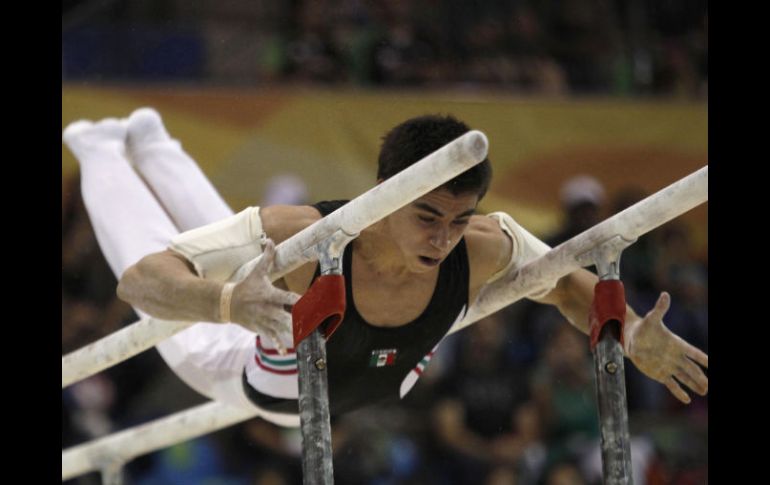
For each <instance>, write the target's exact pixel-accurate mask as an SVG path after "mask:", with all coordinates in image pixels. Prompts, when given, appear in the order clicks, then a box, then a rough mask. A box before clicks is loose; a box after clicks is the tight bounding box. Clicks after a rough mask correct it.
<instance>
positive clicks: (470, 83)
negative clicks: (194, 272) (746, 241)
mask: <svg viewBox="0 0 770 485" xmlns="http://www.w3.org/2000/svg"><path fill="white" fill-rule="evenodd" d="M707 37H708V12H707V4H706V2H705V1H692V0H688V1H682V2H668V1H665V0H615V1H609V0H607V1H602V0H561V1H557V0H548V1H540V2H536V1H533V0H520V1H488V2H480V1H459V0H452V1H447V2H440V1H438V0H415V1H412V2H407V1H394V0H387V1H378V2H372V1H364V0H316V1H308V0H304V1H303V0H293V1H288V0H287V1H279V0H220V1H214V0H202V1H198V2H186V1H180V0H156V1H149V0H146V1H145V0H135V1H121V0H99V1H74V0H70V1H63V12H62V128H64V127H65V126H66V125H67V124H69V123H70V122H72V121H75V120H78V119H81V118H87V119H91V120H95V119H100V118H103V117H107V116H117V117H123V116H127V115H128V114H129V113H130V112H131V111H133V110H134V109H136V108H138V107H140V106H153V107H155V108H156V109H157V110H158V111H159V112H160V113H161V114H162V115H163V117H164V120H165V121H166V125H167V127H168V128H169V131H170V132H171V134H172V135H173V136H174V137H176V138H178V139H179V140H180V141H181V142H182V144H183V146H184V147H185V149H186V150H187V151H188V153H189V154H190V155H191V156H192V157H193V158H194V159H196V160H197V161H198V163H199V164H200V166H201V168H202V169H203V171H204V172H205V173H206V174H207V175H208V177H209V178H210V179H211V180H212V182H213V183H214V185H215V186H216V187H217V188H218V190H219V191H220V193H221V194H222V195H223V197H224V198H225V199H226V200H227V202H228V203H229V204H230V205H231V207H232V208H233V209H234V210H235V211H238V210H240V209H242V208H244V207H246V206H249V205H269V204H274V203H307V202H312V201H317V200H322V199H329V198H351V197H355V196H356V195H358V194H360V193H361V192H363V191H365V190H366V189H368V188H369V187H370V186H371V185H372V184H373V182H374V179H375V167H376V154H377V152H378V149H379V142H380V136H381V135H382V134H383V133H384V132H385V130H387V129H388V128H390V127H392V126H393V125H395V124H397V123H399V122H401V121H403V120H404V119H406V118H408V117H411V116H414V115H417V114H424V113H448V114H453V115H455V116H457V117H458V118H460V119H462V120H464V121H466V122H467V123H468V124H469V125H470V126H472V127H473V128H475V129H479V130H481V131H483V132H484V133H486V134H487V136H488V137H489V141H490V159H491V160H492V164H493V168H494V171H495V174H494V178H493V183H492V188H491V190H490V193H489V194H488V195H487V197H486V198H485V199H484V200H483V201H482V203H481V211H482V212H491V211H493V210H504V211H506V212H508V213H510V214H511V215H513V217H514V218H516V219H517V220H518V221H519V222H520V223H522V224H523V225H524V226H525V227H527V228H528V229H530V230H531V231H532V232H534V233H535V234H536V235H538V236H540V237H541V238H542V239H544V240H546V241H548V242H550V243H552V244H555V243H558V242H561V241H563V240H564V239H566V238H568V237H571V236H572V235H574V234H575V233H577V232H579V231H582V230H583V229H585V228H586V227H589V226H590V225H593V224H595V223H596V222H599V221H600V220H602V219H604V218H606V217H607V216H609V215H612V214H614V213H616V212H618V211H619V210H621V209H622V208H624V207H627V206H628V205H630V204H632V203H633V202H635V201H637V200H639V199H641V198H642V197H644V196H645V195H649V194H651V193H652V192H654V191H657V190H659V189H661V188H663V187H665V186H666V185H668V184H670V183H673V182H674V181H676V180H678V179H680V178H682V177H684V176H686V175H688V174H690V173H692V172H694V171H695V170H697V169H698V168H700V167H702V166H704V165H706V164H708V139H707V129H708V111H707V108H708V106H707V103H708V62H707V60H708V43H707ZM78 177H79V174H78V168H77V162H76V161H75V160H74V158H73V157H72V155H71V153H70V152H69V151H68V150H67V149H66V147H64V146H62V353H63V354H64V353H67V352H70V351H72V350H76V349H78V348H80V347H82V346H83V345H85V344H87V343H90V342H92V341H94V340H96V339H98V338H100V337H102V336H104V335H107V334H109V333H112V332H114V331H115V330H117V329H118V328H120V327H121V326H123V325H126V324H128V323H131V322H132V321H134V320H135V318H136V317H135V315H134V314H133V312H132V311H131V309H130V307H128V306H127V305H126V304H124V303H122V302H121V301H119V300H117V298H116V297H115V291H114V290H115V285H116V281H115V278H114V277H113V276H112V275H111V273H110V271H109V269H108V268H107V266H106V263H105V262H104V260H103V258H102V256H101V254H100V252H99V249H98V245H97V244H96V241H95V239H94V236H93V233H92V231H91V228H90V224H89V222H88V218H87V216H86V214H85V211H84V209H83V205H82V201H81V199H80V193H79V178H78ZM707 230H708V224H707V204H705V205H702V206H700V207H698V208H696V209H695V210H693V211H691V212H689V213H688V214H686V215H685V216H683V217H681V218H679V219H677V220H675V221H672V222H670V223H669V224H666V225H665V226H663V227H661V228H659V229H658V230H656V231H654V232H652V233H650V234H648V235H647V236H645V237H643V238H641V239H640V240H639V241H638V242H637V243H636V244H634V245H633V246H632V247H631V248H629V249H628V250H626V251H625V252H624V255H623V259H622V261H621V278H622V279H623V281H624V283H625V285H626V289H627V293H628V295H627V296H628V299H629V303H631V304H632V305H633V306H634V307H635V308H636V309H637V310H639V311H642V310H645V311H646V309H649V308H651V306H652V304H653V303H654V300H655V298H656V296H657V294H658V293H659V292H660V291H661V290H667V291H669V292H671V293H672V296H673V303H672V308H671V310H670V312H669V314H668V317H667V318H666V322H667V324H668V326H669V327H670V328H672V330H674V331H675V332H676V333H677V334H679V335H680V336H682V337H684V338H685V339H686V340H688V341H690V342H691V343H693V344H694V345H696V346H697V347H699V348H701V349H703V350H704V351H706V352H708V232H707ZM592 372H593V371H592V362H591V357H590V354H589V353H588V341H587V339H586V338H584V337H582V336H580V335H578V334H576V331H573V330H571V327H569V325H568V324H567V323H566V322H565V321H564V320H563V319H562V318H561V317H560V316H559V314H558V313H557V312H555V311H550V309H548V308H545V307H544V308H538V307H536V306H535V305H533V304H529V303H526V302H521V303H517V304H515V305H513V306H511V307H509V308H508V309H506V310H505V311H503V312H500V313H499V314H497V315H496V316H494V317H490V318H489V319H487V320H486V321H484V322H481V323H479V324H477V325H475V326H474V327H472V328H471V329H470V330H466V331H464V332H461V333H460V334H459V335H456V336H453V337H452V338H449V339H447V340H446V341H445V342H444V343H443V344H442V346H441V347H440V349H439V352H438V353H437V355H436V356H435V358H434V359H433V361H431V364H430V366H429V367H428V369H427V372H426V373H425V375H424V376H423V378H422V379H421V383H420V384H419V385H418V386H416V388H415V389H414V390H413V391H412V392H411V394H409V395H408V396H407V398H406V399H405V400H404V401H403V402H401V403H395V404H393V405H382V406H376V407H372V408H369V409H365V410H362V411H359V412H356V413H353V414H351V415H349V416H346V417H344V418H342V419H339V420H336V421H335V422H334V423H333V427H334V437H333V438H334V447H335V465H334V466H335V478H336V483H338V484H377V485H380V484H440V485H445V484H446V485H452V484H489V485H492V484H494V485H502V484H517V485H538V484H545V485H557V484H558V485H572V484H575V485H577V484H585V485H592V484H597V483H600V470H601V467H600V463H599V462H598V455H595V454H593V453H592V451H596V452H598V441H597V440H598V422H597V417H596V405H595V403H594V401H595V396H594V388H593V383H592ZM627 382H628V394H629V411H630V426H631V431H632V435H633V436H634V444H633V447H632V452H633V459H634V466H635V483H636V484H637V485H644V484H648V485H660V484H674V485H690V484H693V485H694V484H704V483H707V482H708V478H707V477H708V398H707V397H706V398H701V397H699V396H694V399H693V402H692V404H690V405H689V406H683V405H681V404H679V403H678V402H677V401H675V399H674V398H673V397H671V396H669V395H668V392H667V391H666V390H665V388H664V387H663V386H661V385H658V384H657V383H654V382H652V381H650V380H649V379H647V378H645V377H643V376H641V375H640V374H639V373H638V371H636V369H634V368H633V367H632V366H631V365H629V366H628V367H627ZM200 402H203V398H202V397H201V396H199V395H197V394H195V393H194V391H192V390H190V389H187V388H186V387H185V386H184V384H183V383H181V381H179V380H178V379H177V378H176V377H175V376H174V375H173V374H172V373H171V372H170V371H169V370H168V369H167V368H166V366H165V364H164V363H163V362H162V360H161V359H160V357H159V356H158V355H157V352H155V351H154V350H152V351H148V352H145V353H143V354H142V355H140V356H138V357H135V358H133V359H131V360H129V361H127V362H124V363H122V364H120V365H118V366H116V367H114V368H112V369H110V370H108V371H105V372H103V373H101V374H99V375H97V376H95V377H92V378H90V379H88V380H86V381H83V382H81V383H79V384H77V385H74V386H72V387H70V388H67V389H65V390H63V391H62V446H63V448H66V447H69V446H72V445H74V444H78V443H81V442H84V441H86V440H89V439H92V438H94V437H98V436H103V435H105V434H108V433H109V432H112V431H117V430H120V429H123V428H126V427H129V426H132V425H135V424H139V423H142V422H145V421H148V420H150V419H153V418H156V417H161V416H164V415H166V414H169V413H172V412H175V411H179V410H182V409H184V408H186V407H189V406H191V405H193V404H197V403H200ZM298 453H299V434H298V432H293V431H287V430H283V429H280V428H276V427H274V426H272V425H270V424H269V423H265V422H263V421H260V420H254V421H249V422H246V423H243V424H241V425H237V426H234V427H231V428H228V429H226V430H223V431H220V432H217V433H213V434H211V435H209V436H206V437H203V438H200V439H197V440H194V441H191V442H188V443H184V444H180V445H177V446H174V447H172V448H169V449H166V450H163V451H160V452H157V453H153V454H151V455H147V456H144V457H141V458H139V459H136V460H134V461H133V462H132V463H131V464H130V465H129V466H128V468H127V469H126V473H127V476H126V482H127V483H130V484H153V485H154V484H208V485H211V484H238V485H240V484H263V485H266V484H283V483H287V484H293V483H300V478H299V477H300V462H299V459H298ZM597 467H598V468H597ZM597 473H598V475H597ZM68 483H72V484H92V483H100V481H99V477H98V475H97V474H91V475H86V476H83V477H80V478H78V479H75V480H71V481H69V482H68Z"/></svg>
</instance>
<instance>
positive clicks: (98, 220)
mask: <svg viewBox="0 0 770 485" xmlns="http://www.w3.org/2000/svg"><path fill="white" fill-rule="evenodd" d="M135 114H136V113H135ZM128 126H132V127H133V116H132V121H131V125H129V123H128V122H127V121H126V120H116V119H106V120H103V121H101V122H98V123H94V124H92V123H90V122H77V123H74V124H73V125H70V126H69V127H68V128H67V129H66V130H65V133H64V140H65V142H66V143H67V145H68V146H69V148H70V150H71V151H72V152H73V154H74V155H75V157H76V158H77V159H78V161H79V163H80V171H81V187H82V188H81V190H82V193H83V200H84V202H85V206H86V209H87V211H88V215H89V217H90V220H91V224H92V226H93V228H94V232H95V234H96V237H97V240H98V242H99V245H100V247H101V250H102V252H103V253H104V256H105V258H106V260H107V262H108V264H109V265H110V267H111V268H112V271H113V272H114V273H115V275H116V277H118V278H119V277H120V276H121V275H122V274H123V272H124V271H125V270H126V269H127V268H128V267H129V266H131V265H133V264H135V263H136V262H138V261H139V260H140V259H141V258H142V257H144V256H146V255H148V254H151V253H155V252H158V251H163V250H165V249H166V248H167V247H168V244H169V241H170V240H171V238H172V237H173V236H175V235H176V234H178V233H180V232H184V231H187V230H190V229H194V228H196V227H199V226H202V225H206V224H209V223H212V222H215V221H218V220H221V219H223V218H225V217H228V216H230V215H232V214H233V212H232V210H231V209H230V208H229V207H228V206H227V204H226V203H225V202H224V200H223V199H222V198H221V197H220V196H219V194H218V193H217V191H216V189H215V188H214V187H213V186H212V185H211V183H210V182H209V181H208V180H207V179H206V177H205V176H204V174H203V173H202V172H201V170H200V169H199V167H198V166H197V164H196V163H195V162H194V161H193V160H192V158H190V156H189V155H187V154H186V153H185V152H184V151H183V150H182V148H181V146H180V144H179V143H178V142H177V141H176V140H173V139H171V138H170V137H168V135H167V134H166V132H165V130H164V129H162V125H161V126H160V127H159V130H155V132H154V133H153V132H152V130H150V133H149V135H148V134H147V133H144V134H143V133H141V132H138V134H137V133H132V135H135V136H131V137H130V138H129V143H126V134H127V127H128ZM136 311H137V313H139V314H140V315H141V316H146V315H145V314H143V313H142V312H140V311H138V310H136ZM255 339H256V334H255V333H254V332H251V331H249V330H247V329H245V328H243V327H241V326H239V325H236V324H214V323H196V324H194V325H192V326H191V327H189V328H187V329H185V330H183V331H181V332H179V333H177V334H175V335H174V336H172V337H170V338H168V339H166V340H164V341H163V342H161V343H159V344H158V345H157V346H156V348H157V349H158V351H159V352H160V354H161V356H162V357H163V359H164V360H165V361H166V363H167V364H168V365H169V366H170V367H171V369H172V370H173V371H174V372H175V373H176V374H177V375H178V376H179V377H180V378H181V379H182V380H183V381H184V382H185V383H186V384H187V385H189V386H190V387H192V388H193V389H195V390H196V391H197V392H199V393H201V394H203V395H204V396H206V397H208V398H210V399H215V400H218V401H221V402H224V403H227V404H230V405H234V406H238V407H249V408H255V406H254V405H253V404H252V403H251V402H250V401H249V400H248V398H247V397H246V396H245V394H244V392H243V388H242V373H243V369H244V366H245V365H246V363H247V362H248V361H249V360H250V359H253V358H254V349H255ZM263 392H264V391H263ZM257 409H258V408H257ZM260 411H261V412H260V415H261V416H262V417H264V418H265V419H267V420H269V421H271V422H274V423H276V424H281V425H284V426H297V425H298V420H297V419H296V417H294V416H290V415H283V414H275V413H270V412H268V411H264V410H260Z"/></svg>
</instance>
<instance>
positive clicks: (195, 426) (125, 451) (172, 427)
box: [61, 401, 257, 481]
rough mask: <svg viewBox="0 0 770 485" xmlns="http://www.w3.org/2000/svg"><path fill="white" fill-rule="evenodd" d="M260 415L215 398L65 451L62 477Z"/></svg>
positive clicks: (133, 456)
mask: <svg viewBox="0 0 770 485" xmlns="http://www.w3.org/2000/svg"><path fill="white" fill-rule="evenodd" d="M255 416H257V413H256V412H255V411H254V410H251V409H243V408H236V407H233V406H228V405H226V404H223V403H221V402H217V401H211V402H208V403H206V404H201V405H200V406H196V407H194V408H190V409H188V410H186V411H182V412H179V413H176V414H172V415H171V416H167V417H165V418H160V419H156V420H154V421H150V422H148V423H145V424H142V425H139V426H135V427H133V428H130V429H127V430H124V431H119V432H117V433H113V434H111V435H109V436H105V437H104V438H99V439H96V440H93V441H89V442H88V443H84V444H82V445H77V446H73V447H71V448H68V449H66V450H64V451H62V455H61V479H62V481H64V480H68V479H70V478H73V477H76V476H78V475H82V474H84V473H88V472H90V471H94V470H100V469H103V468H104V467H105V466H111V465H112V464H114V463H116V461H118V462H124V463H125V462H128V461H130V460H131V459H133V458H135V457H137V456H140V455H143V454H145V453H150V452H152V451H155V450H159V449H161V448H165V447H168V446H172V445H175V444H177V443H181V442H183V441H187V440H190V439H193V438H196V437H198V436H202V435H204V434H207V433H211V432H214V431H217V430H220V429H222V428H226V427H228V426H232V425H233V424H236V423H240V422H242V421H246V420H247V419H250V418H253V417H255Z"/></svg>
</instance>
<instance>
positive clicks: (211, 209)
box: [126, 108, 233, 232]
mask: <svg viewBox="0 0 770 485" xmlns="http://www.w3.org/2000/svg"><path fill="white" fill-rule="evenodd" d="M126 148H127V152H128V155H129V159H130V161H131V162H132V163H133V165H134V168H135V169H136V171H137V172H139V175H140V176H141V177H142V179H143V180H144V181H145V183H146V184H147V186H148V187H149V188H150V190H151V191H152V192H153V194H154V195H155V198H156V199H157V200H158V202H160V204H161V205H162V206H163V208H164V209H165V210H166V213H167V214H168V215H169V217H170V218H171V220H172V221H173V222H174V224H175V225H176V227H177V228H178V229H179V231H180V232H184V231H188V230H190V229H194V228H196V227H199V226H203V225H206V224H210V223H212V222H216V221H219V220H221V219H224V218H225V217H228V216H230V215H232V214H233V211H232V210H231V209H230V207H228V205H227V203H225V201H224V200H223V199H222V197H221V196H220V195H219V193H218V192H217V191H216V189H215V188H214V186H213V185H212V184H211V182H209V180H208V179H207V178H206V176H205V175H204V174H203V172H202V171H201V169H200V168H199V167H198V165H197V164H196V163H195V161H194V160H193V159H192V158H191V157H190V156H189V155H188V154H187V153H186V152H185V151H184V150H183V149H182V146H181V144H180V143H179V142H178V141H177V140H175V139H173V138H171V136H170V135H169V133H168V132H167V131H166V128H165V127H164V126H163V121H162V120H161V117H160V115H159V114H158V113H157V112H156V111H155V110H154V109H151V108H140V109H138V110H136V111H134V112H133V113H132V114H131V116H130V117H129V118H128V133H127V137H126Z"/></svg>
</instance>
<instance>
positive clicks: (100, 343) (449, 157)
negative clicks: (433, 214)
mask: <svg viewBox="0 0 770 485" xmlns="http://www.w3.org/2000/svg"><path fill="white" fill-rule="evenodd" d="M487 149H488V142H487V137H486V136H485V135H484V134H483V133H482V132H480V131H476V130H474V131H470V132H468V133H466V134H464V135H462V136H460V137H458V138H457V139H455V140H453V141H452V142H450V143H447V144H446V145H445V146H443V147H441V148H439V149H438V150H436V151H435V152H433V153H431V154H430V155H428V156H426V157H425V158H423V159H422V160H420V161H418V162H417V163H415V164H414V165H412V166H410V167H408V168H407V169H405V170H403V171H401V172H399V173H398V174H396V175H394V176H393V177H391V178H389V179H388V180H386V181H384V182H382V183H381V184H379V185H377V186H376V187H374V188H373V189H370V190H368V191H367V192H364V193H363V194H361V195H360V196H358V197H356V198H355V199H353V200H351V201H350V202H349V203H348V204H346V205H345V206H344V207H341V208H339V209H337V210H336V211H334V212H332V213H331V214H329V215H328V216H326V217H324V218H323V219H321V220H319V221H317V222H315V223H314V224H312V225H310V226H308V227H307V228H305V229H304V230H302V231H300V232H298V233H297V234H295V235H294V236H292V237H290V238H289V239H287V240H286V241H284V242H282V243H281V244H279V245H278V246H277V247H276V251H277V253H276V260H275V264H274V265H273V271H272V272H271V274H270V278H271V279H272V280H273V281H275V280H277V279H278V278H280V277H282V276H283V275H285V274H286V273H289V272H291V271H293V270H294V269H296V268H298V267H300V266H302V264H304V263H306V262H308V261H310V260H312V259H315V257H316V255H315V252H314V248H315V246H316V245H317V244H318V243H319V242H321V241H323V240H324V239H326V238H328V237H329V236H331V235H332V234H334V233H335V232H337V231H339V230H342V231H344V232H345V233H347V234H349V235H358V233H359V232H361V230H363V229H365V228H366V227H368V226H370V225H372V224H374V223H375V222H377V221H379V220H380V219H382V218H384V217H385V216H387V215H388V214H390V213H391V212H394V211H396V210H398V209H400V208H401V207H403V206H405V205H406V204H408V203H410V202H412V201H413V200H415V199H417V198H419V197H421V196H423V195H425V194H427V193H428V192H430V191H432V190H434V189H435V188H437V187H439V186H441V185H443V184H444V183H446V182H448V181H449V180H451V179H453V178H454V177H456V176H458V175H460V174H461V173H463V172H465V171H466V170H468V169H469V168H471V167H473V166H474V165H476V164H478V163H480V162H481V161H482V160H484V158H486V156H487ZM257 261H258V258H257V259H255V260H253V261H250V262H249V263H246V264H245V265H244V266H243V267H241V268H240V269H239V270H238V271H237V272H236V275H235V279H236V281H240V280H242V279H243V278H245V277H246V275H248V273H249V272H250V271H251V270H252V269H253V268H254V266H256V264H257ZM192 323H193V322H167V321H163V320H157V319H149V320H147V321H143V320H140V321H139V322H137V323H134V324H131V325H129V326H127V327H125V328H123V329H121V330H120V331H119V332H116V333H114V334H112V335H109V336H107V337H104V338H102V339H100V340H97V341H96V342H94V343H92V344H89V345H88V346H86V347H84V348H82V349H79V350H76V351H74V352H72V353H70V354H67V355H66V356H64V357H62V388H65V387H67V386H68V385H70V384H72V383H74V382H76V381H78V380H81V379H84V378H86V377H88V376H91V375H93V374H95V373H96V372H99V371H101V370H104V369H106V368H108V367H110V366H112V365H115V364H117V363H118V362H122V361H124V360H126V359H128V358H129V357H132V356H134V355H136V354H138V353H139V352H142V351H144V350H147V349H149V348H150V347H152V346H154V345H155V344H157V343H158V342H160V341H162V340H164V339H166V338H168V337H170V336H172V335H174V334H175V333H177V332H179V331H180V330H182V329H184V328H185V327H187V326H188V325H191V324H192Z"/></svg>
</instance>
